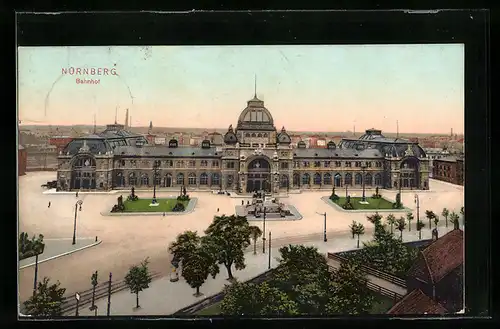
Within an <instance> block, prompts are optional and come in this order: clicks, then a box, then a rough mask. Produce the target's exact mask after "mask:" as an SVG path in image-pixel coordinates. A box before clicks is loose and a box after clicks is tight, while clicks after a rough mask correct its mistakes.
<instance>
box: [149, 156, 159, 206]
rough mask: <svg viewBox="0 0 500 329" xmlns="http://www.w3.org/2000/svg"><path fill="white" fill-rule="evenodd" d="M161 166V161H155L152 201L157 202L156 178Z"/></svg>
mask: <svg viewBox="0 0 500 329" xmlns="http://www.w3.org/2000/svg"><path fill="white" fill-rule="evenodd" d="M159 167H160V161H159V160H156V161H155V162H154V163H153V200H152V201H151V203H156V178H157V177H158V169H159Z"/></svg>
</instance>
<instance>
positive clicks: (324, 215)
mask: <svg viewBox="0 0 500 329" xmlns="http://www.w3.org/2000/svg"><path fill="white" fill-rule="evenodd" d="M316 213H317V214H318V215H321V216H323V217H324V222H323V241H324V242H327V241H328V239H327V238H326V211H325V212H324V213H319V212H316Z"/></svg>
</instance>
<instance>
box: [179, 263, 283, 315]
mask: <svg viewBox="0 0 500 329" xmlns="http://www.w3.org/2000/svg"><path fill="white" fill-rule="evenodd" d="M272 273H273V270H272V269H271V270H267V271H266V272H264V273H262V274H259V275H258V276H256V277H254V278H252V279H250V280H247V281H245V282H246V283H261V282H264V281H266V280H268V279H269V278H270V277H271V275H272ZM223 298H224V291H222V292H219V293H217V294H215V295H212V296H209V297H207V298H205V299H202V300H200V301H199V302H196V303H194V304H191V305H189V306H187V307H184V308H183V309H180V310H178V311H177V312H175V313H174V314H173V315H190V314H194V313H196V312H198V311H200V310H202V309H204V308H207V307H209V306H212V305H213V304H215V303H218V302H220V301H222V299H223Z"/></svg>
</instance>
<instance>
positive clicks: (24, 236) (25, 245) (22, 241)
mask: <svg viewBox="0 0 500 329" xmlns="http://www.w3.org/2000/svg"><path fill="white" fill-rule="evenodd" d="M18 242H19V260H22V259H25V258H29V257H33V256H36V255H39V254H41V253H43V250H44V247H45V243H44V242H43V234H39V235H38V238H37V237H35V235H33V237H32V238H31V240H30V239H29V237H28V233H26V232H22V233H21V234H20V235H19V241H18Z"/></svg>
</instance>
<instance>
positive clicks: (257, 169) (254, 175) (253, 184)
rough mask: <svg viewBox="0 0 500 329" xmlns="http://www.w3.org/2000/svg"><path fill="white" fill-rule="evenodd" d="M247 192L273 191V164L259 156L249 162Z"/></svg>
mask: <svg viewBox="0 0 500 329" xmlns="http://www.w3.org/2000/svg"><path fill="white" fill-rule="evenodd" d="M247 168H248V174H247V176H248V177H247V193H252V192H255V191H260V190H264V191H266V192H271V165H270V163H269V161H267V160H266V159H264V158H257V159H254V160H252V161H250V163H249V164H248V167H247Z"/></svg>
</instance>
